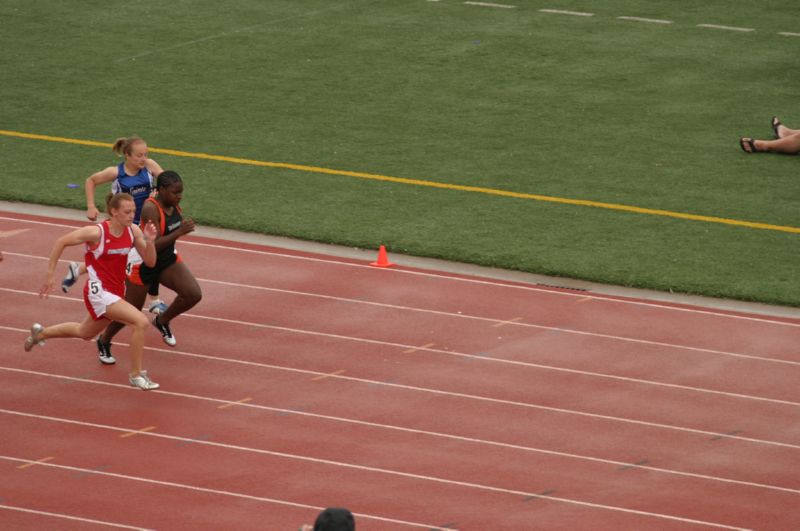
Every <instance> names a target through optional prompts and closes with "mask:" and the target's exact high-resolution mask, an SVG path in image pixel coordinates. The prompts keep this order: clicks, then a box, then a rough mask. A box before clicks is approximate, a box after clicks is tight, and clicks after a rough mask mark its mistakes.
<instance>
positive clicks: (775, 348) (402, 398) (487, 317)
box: [0, 212, 800, 530]
mask: <svg viewBox="0 0 800 531" xmlns="http://www.w3.org/2000/svg"><path fill="white" fill-rule="evenodd" d="M79 225H80V223H75V222H72V221H63V220H57V219H48V218H41V217H34V216H28V215H22V214H11V213H3V212H0V237H2V238H0V250H2V251H3V254H4V256H5V260H4V261H2V262H0V301H2V304H0V340H2V341H0V344H2V347H0V386H2V389H3V392H2V394H0V397H1V398H0V402H1V403H0V419H2V423H3V424H2V425H3V436H2V439H0V470H2V473H0V527H1V528H3V529H17V528H19V529H32V528H57V529H97V528H98V527H103V526H106V527H111V528H133V529H140V528H145V529H267V530H281V529H287V530H289V529H297V527H298V526H299V525H300V524H302V523H310V522H313V520H314V517H315V515H316V514H317V512H319V510H320V509H321V508H323V507H326V506H332V505H336V506H345V507H348V508H350V509H351V510H352V511H353V512H354V513H355V514H356V520H357V523H358V529H360V530H369V529H381V530H382V529H389V530H393V529H398V530H399V529H414V528H417V529H464V530H489V529H659V530H661V529H694V528H697V529H704V528H711V529H715V528H716V529H780V530H786V529H800V511H798V510H797V507H800V386H798V385H797V382H799V381H800V349H799V348H798V344H800V321H798V320H792V319H787V318H773V317H764V316H757V315H747V314H740V313H733V312H724V311H719V310H713V309H708V308H697V307H690V306H681V305H674V304H664V303H653V302H648V301H644V300H634V299H623V298H614V297H608V296H598V295H594V294H591V293H580V292H572V291H569V290H558V289H550V288H542V287H537V286H531V285H525V284H519V283H511V282H504V281H497V280H491V279H485V278H476V277H466V276H460V275H453V274H445V273H440V272H435V271H422V270H416V269H410V268H404V267H402V265H400V266H397V267H394V268H390V269H379V268H374V267H369V266H368V265H367V264H366V263H360V262H357V261H354V260H348V259H343V258H334V257H329V256H322V255H311V254H308V253H303V252H296V251H288V250H285V249H276V248H270V247H263V246H257V245H252V244H241V243H233V242H225V241H218V240H212V239H208V238H201V237H192V238H188V239H186V241H181V242H180V245H179V248H180V251H181V253H182V255H183V256H184V258H185V259H186V261H187V263H188V264H189V266H190V267H191V269H192V270H193V271H194V273H195V275H196V276H197V277H198V279H199V280H200V284H201V286H202V288H203V291H204V299H203V301H202V302H201V303H200V305H198V306H197V307H196V308H195V309H194V310H193V311H192V312H190V313H189V314H187V315H184V316H181V317H180V318H178V319H177V320H176V321H174V323H173V331H174V332H175V335H176V337H177V338H178V345H177V347H175V348H169V347H167V346H165V345H164V344H163V343H162V342H161V340H160V336H159V335H158V333H157V332H156V331H155V330H151V331H150V332H149V333H148V336H147V349H146V352H145V367H146V368H147V369H148V370H149V371H150V374H151V375H152V376H153V378H154V379H155V380H156V381H158V382H159V383H160V384H161V385H162V388H161V389H160V390H158V391H153V392H147V393H145V392H141V391H138V390H136V389H133V388H131V387H130V386H128V385H127V380H126V373H127V369H128V367H127V363H128V359H127V345H126V344H125V341H126V340H127V337H128V336H127V333H126V332H122V333H121V334H120V335H119V336H118V338H119V343H115V347H114V348H115V353H116V355H117V358H118V360H119V362H118V364H117V365H116V366H113V367H108V366H101V365H100V364H99V363H98V362H97V360H96V357H95V356H96V354H95V351H94V345H93V344H92V343H88V342H82V341H78V340H52V341H50V342H48V344H47V345H46V346H44V347H42V348H39V347H37V348H36V349H34V350H33V351H32V352H31V353H30V354H25V353H24V352H23V350H22V342H23V340H24V338H25V337H26V336H27V333H28V332H27V330H28V328H29V327H30V324H31V323H32V322H34V321H40V322H43V323H44V324H53V323H56V322H61V321H74V320H79V319H81V318H82V316H83V313H84V308H83V303H82V301H81V300H80V299H79V290H78V289H73V291H72V292H70V293H69V294H67V295H66V296H64V295H62V294H61V293H58V294H54V295H53V296H51V297H50V299H48V300H40V299H39V298H38V297H37V291H38V288H39V286H40V285H41V282H42V280H43V276H44V272H45V268H46V258H47V255H48V254H49V250H50V247H51V245H52V242H53V241H54V240H55V239H56V238H57V237H58V236H59V235H61V234H63V233H64V232H66V231H67V230H69V228H70V227H72V226H79ZM64 258H65V259H77V258H80V251H79V250H78V249H69V250H68V251H67V253H66V254H65V257H64ZM394 261H400V262H402V260H397V259H395V260H394ZM64 270H65V267H64V265H63V264H62V265H61V268H60V270H59V274H60V273H61V272H63V271H64ZM162 289H163V288H162ZM165 291H166V290H165ZM165 294H166V295H168V296H169V295H170V294H169V292H168V291H166V293H165ZM168 298H169V297H168Z"/></svg>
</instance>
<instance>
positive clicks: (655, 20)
mask: <svg viewBox="0 0 800 531" xmlns="http://www.w3.org/2000/svg"><path fill="white" fill-rule="evenodd" d="M617 18H618V19H619V20H631V21H633V22H649V23H651V24H672V21H671V20H662V19H659V18H643V17H617Z"/></svg>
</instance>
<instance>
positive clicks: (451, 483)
mask: <svg viewBox="0 0 800 531" xmlns="http://www.w3.org/2000/svg"><path fill="white" fill-rule="evenodd" d="M101 427H102V426H101ZM154 435H155V434H154ZM159 435H161V436H164V435H163V434H159ZM165 438H169V439H176V438H177V439H180V437H175V436H166V437H165ZM198 444H212V443H205V442H201V443H198ZM214 445H215V446H220V447H224V448H227V449H233V450H249V451H253V452H256V453H260V454H264V455H271V456H274V457H279V458H288V459H293V460H300V461H307V462H312V463H315V464H322V465H329V466H334V467H342V468H349V469H353V470H359V471H363V472H371V473H378V474H386V475H391V476H397V477H402V478H405V479H412V480H421V481H428V482H432V483H439V484H444V485H448V486H454V487H463V488H466V489H474V490H481V491H487V492H494V493H500V494H511V495H515V496H538V494H536V493H532V492H526V491H520V490H516V489H507V488H503V487H495V486H491V485H485V484H480V483H472V482H468V481H457V480H453V479H445V478H440V477H436V476H426V475H422V474H413V473H410V472H400V471H397V470H389V469H382V468H377V467H370V466H365V465H355V464H352V463H342V462H338V461H332V460H329V459H320V458H315V457H307V456H299V455H295V454H287V453H284V452H274V451H270V450H257V449H252V448H246V447H240V446H236V445H230V444H221V443H214ZM0 459H4V460H7V461H17V462H18V461H25V460H24V459H21V458H19V457H13V456H5V455H0ZM42 466H43V467H52V468H58V469H66V470H73V471H80V472H85V473H88V474H97V475H101V476H111V477H115V478H121V479H131V480H137V481H143V482H147V483H153V484H158V485H166V486H173V487H180V488H190V489H191V490H197V491H202V492H209V493H214V494H221V495H227V496H235V497H241V498H247V499H253V500H258V501H270V502H273V503H275V502H276V500H275V499H273V498H263V497H260V496H252V495H248V494H243V493H235V492H231V491H222V490H218V489H207V488H204V487H197V486H192V485H187V484H181V483H175V482H170V481H162V480H155V479H148V478H143V477H139V476H130V475H125V474H117V473H112V472H104V471H99V470H90V469H84V468H80V467H73V466H68V465H60V464H52V463H45V464H43V465H42ZM548 499H550V500H551V501H557V502H561V503H565V504H569V505H576V506H580V507H589V508H593V509H602V510H608V511H614V512H622V513H627V514H636V515H640V516H645V517H650V518H657V519H664V520H671V521H677V522H685V523H692V524H698V525H705V526H708V527H716V528H720V529H735V530H742V531H744V530H743V528H739V527H732V526H727V525H724V524H718V523H715V522H707V521H703V520H695V519H691V518H683V517H680V516H674V515H669V514H663V513H654V512H649V511H641V510H638V509H629V508H626V507H620V506H614V505H606V504H601V503H593V502H587V501H582V500H577V499H574V498H564V497H557V496H552V495H550V496H548ZM287 503H288V502H287ZM292 504H293V505H295V506H297V505H300V504H294V503H293V502H292ZM356 516H363V515H356ZM373 518H375V517H373ZM378 519H380V520H383V521H390V522H394V523H403V524H408V525H415V526H420V525H422V524H417V523H410V522H403V521H398V520H391V519H388V518H378ZM427 527H428V528H429V529H431V528H433V529H435V528H436V526H427Z"/></svg>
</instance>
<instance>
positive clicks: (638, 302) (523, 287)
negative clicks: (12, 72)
mask: <svg viewBox="0 0 800 531" xmlns="http://www.w3.org/2000/svg"><path fill="white" fill-rule="evenodd" d="M0 220H9V221H17V222H26V223H37V224H41V225H50V226H55V227H64V228H69V229H75V228H79V227H82V226H85V225H86V224H87V223H89V222H87V223H78V224H75V225H66V224H59V223H52V222H43V221H33V220H24V219H19V218H11V217H4V216H0ZM181 245H193V246H198V247H209V248H212V249H223V250H227V251H235V252H242V253H247V254H258V255H261V256H273V257H277V258H285V259H292V260H301V261H309V262H319V263H323V264H327V265H336V266H344V267H353V268H365V269H369V270H373V271H374V270H375V268H374V267H371V266H369V265H367V264H360V263H352V262H342V261H340V260H331V259H323V258H315V257H311V256H298V255H292V254H286V253H279V252H274V251H263V250H258V249H247V248H244V247H235V246H229V245H220V244H212V243H203V242H199V241H191V240H186V241H181ZM254 245H259V244H254ZM263 247H268V246H267V245H263ZM4 252H5V253H6V254H8V255H10V256H20V257H25V258H33V259H37V260H47V259H48V257H47V256H36V255H30V254H25V253H15V252H10V251H4ZM69 261H70V260H66V259H62V260H59V262H65V263H66V262H69ZM382 271H383V272H385V273H386V274H391V273H396V274H404V275H412V276H422V277H429V278H435V279H439V280H447V281H453V282H464V283H469V284H478V285H486V286H492V287H498V288H507V289H516V290H523V291H531V292H536V293H544V294H548V295H553V296H565V297H573V298H574V297H583V298H585V297H589V298H591V299H594V300H597V301H603V302H608V303H616V304H630V305H632V306H644V307H650V308H654V309H660V310H669V311H676V312H686V313H692V314H700V315H710V316H714V317H721V318H729V319H739V320H746V321H754V322H761V323H768V324H774V325H784V326H792V327H797V328H800V323H789V322H785V321H781V320H778V319H780V318H776V319H769V318H765V317H753V316H750V315H738V314H735V313H725V312H722V311H713V310H708V309H697V308H683V307H679V306H674V305H670V304H659V303H656V302H645V301H641V300H631V299H627V298H616V297H614V296H613V295H609V296H595V295H587V294H586V293H570V292H567V291H563V290H553V289H545V288H540V287H536V286H533V285H519V284H513V283H510V282H514V281H508V282H504V281H492V280H486V279H475V278H463V277H459V276H450V275H443V274H437V273H429V272H424V271H411V270H404V269H395V268H392V269H384V270H382ZM204 280H206V281H207V282H215V283H219V284H224V283H225V282H224V281H220V280H209V279H204ZM231 285H235V286H245V287H247V285H246V284H236V283H231ZM259 289H273V290H275V291H281V290H278V289H277V288H267V287H259ZM282 291H285V292H287V293H304V292H295V291H289V290H282ZM306 294H307V295H315V296H319V297H329V296H326V295H317V294H311V293H306ZM341 300H354V301H358V302H363V303H364V304H381V303H372V302H369V301H363V300H358V299H341ZM387 306H391V305H387Z"/></svg>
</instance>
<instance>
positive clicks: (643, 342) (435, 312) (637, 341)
mask: <svg viewBox="0 0 800 531" xmlns="http://www.w3.org/2000/svg"><path fill="white" fill-rule="evenodd" d="M198 280H199V281H201V282H208V283H212V284H222V285H228V286H235V287H241V288H246V289H250V290H263V291H272V292H277V293H288V294H293V295H305V296H309V297H317V298H321V299H328V300H335V301H339V302H353V303H358V304H365V305H369V306H377V307H382V308H389V309H393V310H406V311H412V312H421V313H428V314H431V315H441V316H446V317H455V318H465V319H474V320H477V321H483V322H488V323H495V324H497V323H501V322H505V321H504V320H501V319H492V318H489V317H478V316H471V315H467V314H459V313H451V312H444V311H439V310H426V309H423V308H415V307H411V306H399V305H395V304H386V303H380V302H369V301H363V300H358V299H345V298H342V297H334V296H331V295H320V294H316V293H306V292H300V291H291V290H283V289H279V288H268V287H264V286H254V285H248V284H235V283H232V282H224V281H221V280H208V279H198ZM0 291H8V292H11V293H19V294H22V295H35V296H37V297H38V295H39V294H38V293H35V292H32V291H23V290H16V289H12V288H4V287H0ZM49 297H50V298H51V299H62V300H69V301H73V302H83V301H82V300H81V299H77V298H73V297H65V296H62V295H56V294H50V295H49ZM183 315H184V316H185V317H194V318H197V319H209V320H217V321H220V322H231V323H236V324H244V325H253V326H258V327H259V328H267V329H271V330H280V331H283V332H292V333H297V334H307V335H316V336H321V337H333V338H337V339H343V340H347V341H356V342H362V343H371V344H377V345H387V346H395V347H402V348H409V346H408V345H405V344H401V343H392V342H385V341H380V340H375V339H365V338H359V337H353V336H343V335H339V334H330V333H326V332H316V331H312V330H306V329H300V328H290V327H283V326H276V325H266V324H255V323H248V322H246V321H238V320H229V319H224V318H221V317H211V316H205V315H197V314H192V313H185V314H183ZM511 325H512V326H522V327H528V328H534V329H539V330H547V331H551V332H559V333H564V334H574V335H579V336H588V337H597V338H602V339H609V340H611V341H621V342H627V343H634V344H640V345H648V346H655V347H664V348H670V349H678V350H688V351H690V352H700V353H704V354H714V355H720V356H729V357H734V358H743V359H749V360H755V361H764V362H767V363H780V364H786V365H797V366H800V361H793V360H785V359H781V358H767V357H763V356H756V355H752V354H742V353H738V352H727V351H724V350H715V349H708V348H702V347H692V346H687V345H677V344H673V343H664V342H661V341H650V340H647V339H636V338H630V337H625V336H615V335H610V334H601V333H598V332H584V331H581V330H572V329H569V328H559V327H555V326H545V325H537V324H533V323H520V322H514V323H511ZM433 351H434V352H448V351H443V350H442V351H438V350H433ZM465 355H468V354H465ZM497 361H500V362H503V363H518V364H524V363H525V362H514V361H511V360H504V359H502V358H497Z"/></svg>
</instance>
